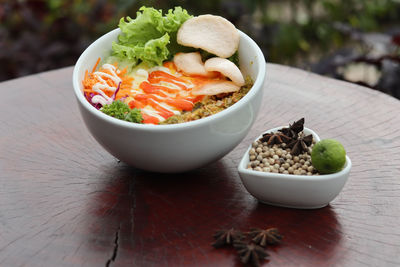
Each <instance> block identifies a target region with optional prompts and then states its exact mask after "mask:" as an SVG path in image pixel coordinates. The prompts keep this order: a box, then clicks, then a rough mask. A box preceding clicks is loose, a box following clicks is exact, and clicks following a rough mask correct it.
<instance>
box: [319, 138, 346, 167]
mask: <svg viewBox="0 0 400 267" xmlns="http://www.w3.org/2000/svg"><path fill="white" fill-rule="evenodd" d="M311 162H312V165H313V166H314V168H316V169H317V170H318V171H319V172H320V173H321V174H329V173H335V172H338V171H340V170H341V169H343V166H344V164H345V163H346V151H345V150H344V147H343V145H342V144H341V143H340V142H339V141H336V140H334V139H324V140H321V141H319V142H318V143H316V144H315V145H314V147H313V149H312V151H311Z"/></svg>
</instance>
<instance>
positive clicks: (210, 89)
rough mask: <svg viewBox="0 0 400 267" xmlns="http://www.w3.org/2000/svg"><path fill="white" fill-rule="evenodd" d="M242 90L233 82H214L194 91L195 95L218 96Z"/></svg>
mask: <svg viewBox="0 0 400 267" xmlns="http://www.w3.org/2000/svg"><path fill="white" fill-rule="evenodd" d="M239 89H240V86H237V85H236V84H234V83H233V82H231V81H214V82H210V83H206V84H204V85H202V86H199V87H196V88H194V89H193V90H192V94H193V95H218V94H222V93H231V92H236V91H238V90H239Z"/></svg>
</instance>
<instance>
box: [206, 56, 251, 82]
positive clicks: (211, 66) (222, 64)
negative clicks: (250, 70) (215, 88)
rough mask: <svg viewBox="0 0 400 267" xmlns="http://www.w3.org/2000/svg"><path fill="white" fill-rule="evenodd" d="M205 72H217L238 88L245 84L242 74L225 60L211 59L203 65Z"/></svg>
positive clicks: (230, 62) (231, 63)
mask: <svg viewBox="0 0 400 267" xmlns="http://www.w3.org/2000/svg"><path fill="white" fill-rule="evenodd" d="M204 66H205V69H206V71H218V72H220V73H221V74H222V75H224V76H226V77H228V78H229V79H231V80H232V82H233V83H234V84H236V85H238V86H243V85H244V84H245V82H244V78H243V75H242V72H241V71H240V69H239V68H238V67H237V66H236V65H235V64H234V63H233V62H232V61H230V60H228V59H226V58H220V57H213V58H210V59H208V60H206V62H205V63H204Z"/></svg>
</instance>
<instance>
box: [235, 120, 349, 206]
mask: <svg viewBox="0 0 400 267" xmlns="http://www.w3.org/2000/svg"><path fill="white" fill-rule="evenodd" d="M283 127H287V126H282V127H277V128H274V129H271V130H268V131H266V132H265V133H269V132H277V131H278V130H279V129H282V128H283ZM304 133H305V134H306V135H308V134H312V135H313V137H314V139H315V140H316V141H319V140H320V138H319V136H318V135H317V134H316V133H315V132H314V131H312V130H310V129H308V128H304ZM261 136H262V135H260V136H259V137H258V138H257V139H256V140H258V139H259V138H260V137H261ZM250 148H251V145H250V146H249V149H247V151H246V153H245V154H244V156H243V158H242V160H241V161H240V164H239V168H238V169H239V175H240V178H241V180H242V182H243V185H244V187H245V188H246V189H247V191H248V192H249V193H250V194H251V195H253V196H254V197H255V198H257V199H258V200H259V201H260V202H263V203H266V204H270V205H274V206H281V207H288V208H298V209H316V208H322V207H325V206H326V205H328V204H329V202H331V201H332V200H333V199H334V198H335V197H336V196H337V195H338V194H339V193H340V191H341V190H342V188H343V186H344V184H345V183H346V181H347V179H348V177H349V174H350V169H351V161H350V158H349V157H348V156H346V164H345V166H344V167H343V169H342V170H341V171H340V172H337V173H333V174H324V175H314V176H306V175H292V174H280V173H267V172H260V171H253V170H248V169H247V164H248V163H249V161H250V160H249V151H250Z"/></svg>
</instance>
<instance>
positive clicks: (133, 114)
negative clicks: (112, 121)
mask: <svg viewBox="0 0 400 267" xmlns="http://www.w3.org/2000/svg"><path fill="white" fill-rule="evenodd" d="M100 110H101V111H102V112H103V113H105V114H107V115H109V116H111V117H114V118H116V119H120V120H123V121H129V122H135V123H142V121H143V117H142V113H141V112H140V110H139V109H137V108H134V109H130V108H129V106H128V105H127V104H125V103H124V102H122V101H120V100H117V101H114V102H112V103H111V104H108V105H104V106H103V107H102V108H101V109H100Z"/></svg>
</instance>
